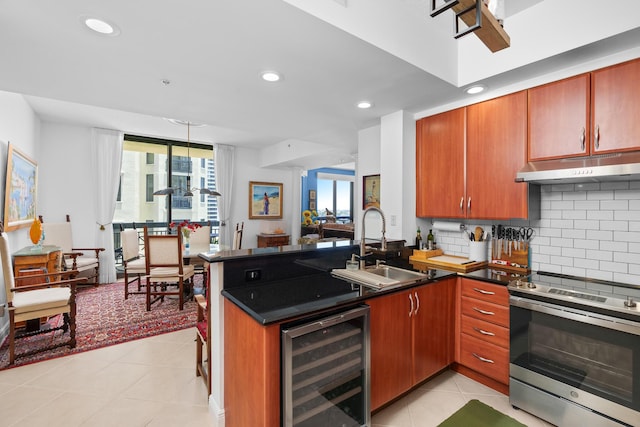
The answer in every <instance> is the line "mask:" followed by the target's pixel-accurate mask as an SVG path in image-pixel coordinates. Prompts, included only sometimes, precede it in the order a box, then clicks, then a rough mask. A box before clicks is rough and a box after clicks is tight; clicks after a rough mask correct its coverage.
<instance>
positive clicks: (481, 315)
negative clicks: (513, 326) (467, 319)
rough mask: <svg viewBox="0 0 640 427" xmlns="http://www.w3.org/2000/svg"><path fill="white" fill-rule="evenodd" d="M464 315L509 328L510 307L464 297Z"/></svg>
mask: <svg viewBox="0 0 640 427" xmlns="http://www.w3.org/2000/svg"><path fill="white" fill-rule="evenodd" d="M462 314H464V315H467V316H471V317H474V318H476V319H480V320H484V321H486V322H491V323H495V324H496V325H500V326H504V327H505V328H508V327H509V307H508V306H507V307H505V306H502V305H497V304H491V303H490V302H486V301H480V300H478V299H475V298H468V297H464V296H463V297H462Z"/></svg>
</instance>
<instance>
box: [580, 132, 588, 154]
mask: <svg viewBox="0 0 640 427" xmlns="http://www.w3.org/2000/svg"><path fill="white" fill-rule="evenodd" d="M586 133H587V131H586V129H585V128H584V127H583V128H582V134H581V135H580V147H582V148H581V150H582V151H584V143H585V138H586Z"/></svg>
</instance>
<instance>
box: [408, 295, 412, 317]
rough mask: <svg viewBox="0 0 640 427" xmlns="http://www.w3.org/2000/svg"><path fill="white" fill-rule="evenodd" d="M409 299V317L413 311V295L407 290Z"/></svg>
mask: <svg viewBox="0 0 640 427" xmlns="http://www.w3.org/2000/svg"><path fill="white" fill-rule="evenodd" d="M409 301H411V308H410V309H409V317H411V314H412V313H413V297H412V296H411V292H409Z"/></svg>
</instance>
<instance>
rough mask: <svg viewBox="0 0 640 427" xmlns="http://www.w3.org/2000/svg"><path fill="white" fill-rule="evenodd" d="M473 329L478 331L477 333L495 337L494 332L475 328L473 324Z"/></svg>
mask: <svg viewBox="0 0 640 427" xmlns="http://www.w3.org/2000/svg"><path fill="white" fill-rule="evenodd" d="M473 330H474V331H476V332H478V333H479V334H482V335H488V336H490V337H495V336H496V334H494V333H493V332H489V331H485V330H483V329H480V328H476V327H475V326H474V327H473Z"/></svg>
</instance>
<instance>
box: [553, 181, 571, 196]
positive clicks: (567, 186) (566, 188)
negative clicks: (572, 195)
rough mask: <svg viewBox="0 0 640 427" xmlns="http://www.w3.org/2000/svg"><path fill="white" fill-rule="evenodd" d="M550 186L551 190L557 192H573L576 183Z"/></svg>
mask: <svg viewBox="0 0 640 427" xmlns="http://www.w3.org/2000/svg"><path fill="white" fill-rule="evenodd" d="M550 187H551V191H552V192H555V193H565V192H571V191H574V190H575V188H576V187H575V185H574V184H553V185H551V186H550ZM561 197H562V196H561Z"/></svg>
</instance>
